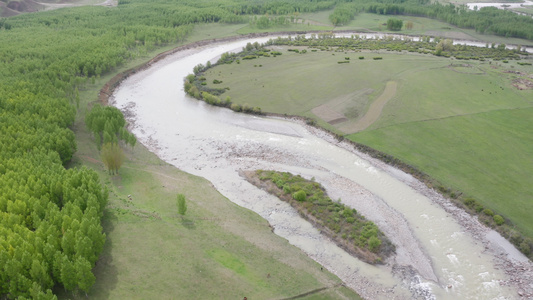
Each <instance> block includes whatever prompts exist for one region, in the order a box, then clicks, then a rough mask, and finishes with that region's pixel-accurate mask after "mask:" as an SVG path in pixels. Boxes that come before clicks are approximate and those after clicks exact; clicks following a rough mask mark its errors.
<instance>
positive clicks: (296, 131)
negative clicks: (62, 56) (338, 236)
mask: <svg viewBox="0 0 533 300" xmlns="http://www.w3.org/2000/svg"><path fill="white" fill-rule="evenodd" d="M267 39H268V38H255V39H246V40H237V41H232V42H225V43H218V44H216V43H215V44H211V45H207V46H202V47H198V48H192V49H187V50H183V51H180V52H177V53H175V54H173V55H171V56H168V57H166V58H165V59H162V60H160V61H159V62H157V63H155V64H153V65H152V66H150V67H149V68H147V69H146V70H144V71H141V72H139V73H137V74H134V75H132V76H130V77H129V78H128V79H126V80H125V81H123V82H122V84H121V85H120V86H119V87H118V88H117V89H116V90H115V92H114V94H113V97H112V99H111V103H112V104H113V105H115V106H116V107H118V108H119V109H121V110H122V111H123V112H124V113H125V115H126V117H127V118H128V121H129V122H130V125H131V128H130V129H131V131H132V132H133V133H134V134H135V135H136V136H137V138H138V140H139V141H140V142H141V143H143V144H144V145H146V146H147V147H148V148H149V149H150V150H151V151H153V152H154V153H156V154H157V155H158V156H159V157H160V158H162V159H163V160H165V161H167V162H169V163H171V164H173V165H174V166H176V167H177V168H179V169H181V170H184V171H186V172H189V173H191V174H195V175H198V176H202V177H204V178H206V179H208V180H209V181H211V182H212V183H213V185H214V186H215V187H216V188H217V190H219V191H220V192H221V193H222V194H223V195H224V196H226V197H227V198H228V199H230V200H231V201H233V202H234V203H236V204H238V205H240V206H243V207H246V208H248V209H251V210H253V211H255V212H256V213H258V214H259V215H261V216H262V217H263V218H265V219H266V220H268V222H269V223H270V224H271V225H272V226H273V228H274V232H275V233H276V234H278V235H280V236H281V237H283V238H285V239H287V240H288V241H289V242H290V243H291V244H293V245H295V246H297V247H299V248H300V249H302V251H304V252H305V253H306V254H307V255H308V256H309V257H311V258H313V259H314V260H316V261H317V262H319V263H320V264H322V265H323V266H324V267H325V268H327V269H329V270H330V271H331V272H333V273H334V274H336V275H337V276H339V277H340V278H341V279H342V280H343V281H344V282H345V283H346V285H347V286H348V287H350V288H353V289H354V290H356V291H357V292H358V293H359V294H360V295H361V296H363V297H364V298H366V299H514V298H518V294H517V288H516V287H514V286H512V285H511V286H509V284H506V283H508V282H509V278H508V275H507V274H506V273H505V272H504V271H505V270H504V268H502V267H501V266H502V262H504V263H505V262H509V261H510V262H515V263H520V264H525V265H527V267H530V264H529V261H527V259H526V258H525V257H523V256H522V255H521V254H520V253H519V252H518V251H516V249H515V248H513V247H512V246H511V245H510V244H509V243H508V242H507V241H506V240H504V239H502V238H501V237H500V236H499V235H498V234H497V233H495V232H493V231H491V230H489V229H487V228H485V227H483V226H482V225H481V224H479V222H477V221H476V219H474V218H471V217H470V216H468V215H467V214H465V213H463V212H461V211H459V210H457V209H455V208H454V207H453V205H450V204H449V203H448V202H447V200H445V199H443V198H442V197H440V196H439V195H438V194H436V193H435V192H433V191H431V190H429V189H427V188H426V187H425V186H424V185H423V184H421V183H419V182H418V181H417V180H415V179H414V178H412V177H411V176H410V175H408V174H405V173H403V172H401V171H399V170H396V169H393V168H391V167H389V166H387V165H385V164H383V163H381V162H379V161H375V160H372V159H371V158H369V157H367V156H366V155H364V154H361V153H356V152H355V151H354V150H353V149H352V148H351V146H350V145H348V144H344V143H339V142H337V141H336V140H335V139H334V138H332V137H330V136H329V135H328V134H326V133H324V132H322V131H320V130H317V129H315V128H311V127H308V126H306V125H305V124H301V123H300V122H298V121H291V120H284V119H275V118H262V117H256V116H250V115H245V114H238V113H234V112H233V111H231V110H228V109H224V108H218V107H212V106H208V105H206V104H205V103H203V102H200V101H197V100H196V99H192V98H190V97H188V96H187V95H185V93H184V91H183V79H184V77H185V76H187V75H188V74H190V73H192V69H193V67H194V66H195V65H197V64H199V63H202V64H205V63H206V62H207V61H209V60H216V58H217V57H218V56H220V55H221V54H222V53H224V52H229V51H231V52H237V51H239V50H240V49H241V48H242V47H243V46H244V45H246V43H247V42H255V41H258V42H265V41H266V40H267ZM255 169H274V170H279V171H289V172H292V173H294V174H300V175H302V176H304V177H306V178H312V177H314V178H315V180H316V181H317V182H319V183H321V184H322V185H323V186H324V187H325V188H326V189H327V190H328V193H329V194H330V196H331V198H333V199H339V198H340V199H341V201H342V202H343V203H345V204H347V205H349V206H351V207H354V208H356V209H357V210H358V211H359V212H361V213H362V214H364V215H365V216H367V218H369V219H371V220H372V221H374V222H375V223H376V224H377V225H378V226H379V227H380V228H381V229H382V230H383V231H384V232H385V233H386V234H387V235H388V236H389V237H391V240H392V241H393V243H394V244H395V245H396V246H397V254H396V256H395V257H393V258H391V259H390V260H389V261H387V262H386V264H385V265H381V266H371V265H368V264H366V263H363V262H361V261H359V260H358V259H356V258H354V257H352V256H350V255H348V254H347V253H346V252H345V251H343V250H342V249H340V248H339V247H337V246H336V245H335V244H334V243H332V242H331V241H330V240H329V239H327V238H326V237H323V236H322V235H321V234H320V233H319V232H318V231H317V230H315V229H314V228H313V227H312V226H311V225H310V224H309V223H308V222H306V221H305V220H303V219H302V218H301V217H300V216H299V215H298V213H297V212H296V211H295V210H294V209H292V208H291V207H290V206H289V205H287V204H286V203H284V202H282V201H280V200H278V199H277V198H276V197H273V196H271V195H269V194H268V193H266V192H264V191H263V190H260V189H258V188H256V187H255V186H253V185H251V184H249V183H248V182H247V181H246V180H245V179H244V178H243V177H242V176H241V175H240V174H239V172H240V171H241V170H255Z"/></svg>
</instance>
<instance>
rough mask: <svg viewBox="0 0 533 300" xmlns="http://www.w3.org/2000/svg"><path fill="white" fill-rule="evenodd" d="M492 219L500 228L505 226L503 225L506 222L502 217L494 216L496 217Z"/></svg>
mask: <svg viewBox="0 0 533 300" xmlns="http://www.w3.org/2000/svg"><path fill="white" fill-rule="evenodd" d="M492 218H493V219H494V223H496V225H498V226H500V225H503V223H505V220H504V219H503V217H502V216H500V215H494V217H492Z"/></svg>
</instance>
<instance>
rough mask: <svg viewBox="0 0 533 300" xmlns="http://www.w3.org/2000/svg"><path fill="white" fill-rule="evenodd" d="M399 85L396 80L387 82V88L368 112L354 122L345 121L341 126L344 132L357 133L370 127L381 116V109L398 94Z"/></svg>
mask: <svg viewBox="0 0 533 300" xmlns="http://www.w3.org/2000/svg"><path fill="white" fill-rule="evenodd" d="M397 87H398V83H397V82H396V81H389V82H387V85H386V86H385V90H384V91H383V93H382V94H381V95H379V97H378V98H377V99H376V100H375V101H374V102H373V103H372V104H371V105H370V108H369V109H368V111H367V112H366V114H365V115H364V116H363V117H362V118H361V119H359V120H358V121H357V122H355V123H352V122H349V123H345V124H343V125H342V126H340V127H339V129H340V130H341V131H342V132H345V133H347V134H351V133H356V132H359V131H362V130H365V129H366V128H368V126H370V125H372V124H373V123H374V122H376V121H377V120H378V118H379V116H381V111H382V110H383V107H385V105H386V104H387V102H388V101H389V100H390V99H391V98H392V97H394V95H396V89H397Z"/></svg>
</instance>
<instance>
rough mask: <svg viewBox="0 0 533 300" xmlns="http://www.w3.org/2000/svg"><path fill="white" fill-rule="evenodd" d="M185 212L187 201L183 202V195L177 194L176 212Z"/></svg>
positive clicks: (183, 214)
mask: <svg viewBox="0 0 533 300" xmlns="http://www.w3.org/2000/svg"><path fill="white" fill-rule="evenodd" d="M186 212H187V203H186V202H185V195H183V194H178V213H179V214H180V215H182V216H185V213H186Z"/></svg>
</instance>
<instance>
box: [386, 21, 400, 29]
mask: <svg viewBox="0 0 533 300" xmlns="http://www.w3.org/2000/svg"><path fill="white" fill-rule="evenodd" d="M402 27H403V21H402V20H399V19H388V20H387V29H388V30H392V31H400V30H402Z"/></svg>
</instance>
